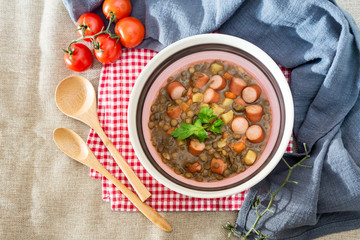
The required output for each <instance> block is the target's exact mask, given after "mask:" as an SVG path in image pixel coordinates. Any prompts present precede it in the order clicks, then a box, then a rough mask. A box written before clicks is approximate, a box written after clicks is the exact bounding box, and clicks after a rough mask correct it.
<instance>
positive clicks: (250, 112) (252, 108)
mask: <svg viewBox="0 0 360 240" xmlns="http://www.w3.org/2000/svg"><path fill="white" fill-rule="evenodd" d="M245 114H246V117H247V119H249V121H250V122H259V121H260V120H261V118H262V115H263V107H262V106H261V105H260V104H254V105H249V106H247V107H245Z"/></svg>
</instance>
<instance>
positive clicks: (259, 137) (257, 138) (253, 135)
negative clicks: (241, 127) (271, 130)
mask: <svg viewBox="0 0 360 240" xmlns="http://www.w3.org/2000/svg"><path fill="white" fill-rule="evenodd" d="M246 137H247V139H248V140H249V141H250V142H253V143H260V142H262V141H263V140H264V138H265V133H264V130H263V129H262V128H261V127H260V126H259V125H256V124H254V125H251V126H250V127H249V128H248V130H247V131H246Z"/></svg>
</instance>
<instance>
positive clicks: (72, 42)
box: [62, 12, 120, 59]
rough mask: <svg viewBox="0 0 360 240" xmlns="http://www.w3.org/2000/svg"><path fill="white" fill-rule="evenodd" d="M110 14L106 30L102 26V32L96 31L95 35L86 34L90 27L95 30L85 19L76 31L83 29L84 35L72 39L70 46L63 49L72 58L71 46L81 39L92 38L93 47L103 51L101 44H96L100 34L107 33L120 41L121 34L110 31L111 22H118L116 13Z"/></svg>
mask: <svg viewBox="0 0 360 240" xmlns="http://www.w3.org/2000/svg"><path fill="white" fill-rule="evenodd" d="M109 15H110V19H109V24H108V26H107V27H106V29H105V30H104V28H102V29H101V31H100V32H98V33H96V34H94V35H91V36H85V31H86V29H89V30H90V31H93V30H91V29H90V28H89V27H88V26H87V25H86V24H85V19H84V23H83V24H79V26H80V28H79V29H77V30H76V31H80V30H81V31H82V36H81V37H79V38H78V39H76V40H73V41H71V43H70V44H69V46H68V47H67V50H65V49H62V50H63V51H64V52H66V53H68V54H69V56H70V59H72V57H71V56H72V55H73V50H71V46H72V45H73V44H74V43H77V42H79V41H81V40H84V39H91V42H92V44H91V46H92V48H93V49H97V50H100V51H102V50H101V49H100V44H99V43H97V44H96V42H95V38H96V37H97V36H99V35H101V34H107V35H109V37H111V38H113V39H117V41H116V43H117V42H118V41H119V39H120V36H118V35H116V34H113V33H111V32H110V26H111V23H113V22H114V23H116V21H117V19H116V16H115V14H114V13H113V12H110V13H109Z"/></svg>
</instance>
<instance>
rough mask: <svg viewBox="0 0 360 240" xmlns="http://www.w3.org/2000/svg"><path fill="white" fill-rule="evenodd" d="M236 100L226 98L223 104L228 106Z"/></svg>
mask: <svg viewBox="0 0 360 240" xmlns="http://www.w3.org/2000/svg"><path fill="white" fill-rule="evenodd" d="M233 101H234V100H232V99H230V98H225V99H224V101H223V103H222V105H223V106H225V107H227V106H230V105H231V104H232V103H233Z"/></svg>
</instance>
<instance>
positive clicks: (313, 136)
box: [63, 0, 360, 239]
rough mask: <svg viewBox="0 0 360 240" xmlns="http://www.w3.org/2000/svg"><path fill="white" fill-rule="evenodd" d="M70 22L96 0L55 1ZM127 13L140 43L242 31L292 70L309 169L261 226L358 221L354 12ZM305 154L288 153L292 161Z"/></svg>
mask: <svg viewBox="0 0 360 240" xmlns="http://www.w3.org/2000/svg"><path fill="white" fill-rule="evenodd" d="M63 2H64V4H65V6H66V7H67V9H68V11H69V13H70V16H71V17H72V19H73V20H74V21H75V20H76V19H77V18H78V17H79V16H80V15H81V14H83V13H85V12H89V11H95V12H98V13H100V14H101V9H100V8H97V9H96V7H97V6H100V5H101V1H99V0H78V1H71V0H63ZM132 6H133V10H132V16H134V17H137V18H139V19H140V20H141V21H142V22H143V23H144V24H145V29H146V39H145V41H144V42H143V43H142V44H141V45H140V46H139V47H143V48H150V49H154V50H158V51H159V50H161V49H162V48H164V47H166V46H167V45H169V44H171V43H173V42H175V41H177V40H179V39H182V38H184V37H188V36H191V35H195V34H201V33H209V32H213V31H216V30H217V31H219V32H221V33H225V34H230V35H234V36H237V37H240V38H243V39H246V40H248V41H250V42H252V43H254V44H256V45H257V46H259V47H260V48H262V49H263V50H264V51H265V52H267V53H268V54H269V55H270V56H271V57H272V58H273V59H274V60H275V61H276V62H278V63H280V64H281V65H283V66H285V67H287V68H291V69H292V72H291V81H290V87H291V91H292V94H293V98H294V105H295V124H294V136H295V137H296V139H297V141H298V142H299V143H306V145H307V147H308V150H309V153H310V155H311V157H310V158H309V159H308V160H307V161H306V162H305V164H307V165H311V166H313V168H312V169H309V168H302V167H299V168H297V169H296V170H294V172H293V175H292V177H291V179H292V180H294V181H297V182H299V184H288V185H286V187H285V188H284V189H283V190H282V191H281V192H280V193H279V195H278V196H277V197H276V199H275V205H274V207H273V210H275V214H271V213H269V214H266V215H264V217H263V218H262V220H261V221H260V222H259V227H258V228H259V229H260V230H261V231H262V233H263V234H265V235H270V236H271V238H274V239H309V238H314V237H319V236H322V235H325V234H329V233H333V232H340V231H345V230H350V229H355V228H360V201H359V199H360V168H359V167H360V146H359V145H360V124H359V122H360V100H359V88H360V64H359V61H360V52H359V43H360V35H359V28H358V27H357V26H356V24H355V22H354V20H353V19H352V17H351V16H350V15H349V14H348V13H346V12H344V11H342V10H341V9H340V8H339V7H338V6H337V5H336V3H335V2H334V1H328V0H304V1H298V0H289V1H280V0H247V1H246V0H243V1H235V0H228V1H221V0H219V1H216V0H212V1H194V0H192V1H190V0H182V1H180V0H179V1H157V0H148V1H146V2H145V1H140V0H139V1H132ZM303 156H304V148H303V147H302V145H301V144H299V149H298V153H294V154H286V155H285V158H286V159H287V161H288V162H289V163H290V164H294V163H296V162H297V161H298V160H299V159H301V158H302V157H303ZM287 173H288V168H287V166H286V165H285V164H283V163H280V164H279V165H278V166H277V167H276V169H275V170H274V171H273V172H272V173H271V174H270V175H269V176H268V177H267V178H266V179H265V180H263V181H262V182H261V183H259V184H258V185H256V186H254V187H252V188H251V189H250V191H249V193H248V195H247V197H246V199H245V202H244V204H243V206H242V208H241V210H240V212H239V216H238V219H237V222H236V229H237V231H239V232H244V231H246V230H247V229H249V228H250V226H251V225H252V223H253V222H254V220H255V218H256V213H255V211H254V209H253V208H252V202H253V200H254V198H255V197H256V196H258V197H259V198H260V199H262V205H261V206H260V208H263V207H265V206H266V203H267V201H268V200H269V196H268V193H267V191H266V190H265V189H266V188H268V189H270V190H271V191H272V192H275V191H276V189H277V188H278V187H279V186H280V185H281V184H282V183H283V181H284V179H285V177H286V175H287Z"/></svg>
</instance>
